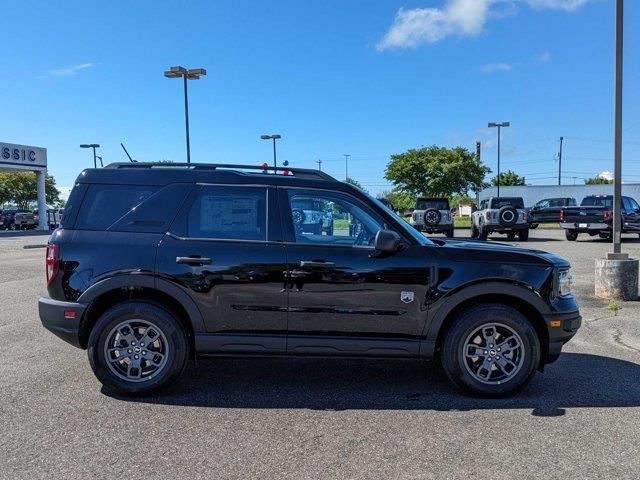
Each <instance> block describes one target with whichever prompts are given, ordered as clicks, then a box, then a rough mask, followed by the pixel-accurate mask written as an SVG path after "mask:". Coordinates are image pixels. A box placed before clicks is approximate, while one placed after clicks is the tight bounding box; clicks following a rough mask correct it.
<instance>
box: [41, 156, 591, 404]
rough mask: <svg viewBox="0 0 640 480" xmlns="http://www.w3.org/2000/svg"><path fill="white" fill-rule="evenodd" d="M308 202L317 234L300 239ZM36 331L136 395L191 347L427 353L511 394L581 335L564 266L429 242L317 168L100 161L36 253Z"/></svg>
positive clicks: (459, 378) (452, 374) (479, 246)
mask: <svg viewBox="0 0 640 480" xmlns="http://www.w3.org/2000/svg"><path fill="white" fill-rule="evenodd" d="M301 199H304V201H305V202H308V201H309V199H313V202H314V208H315V209H320V213H321V214H325V213H326V214H330V215H331V218H332V219H333V229H332V231H331V232H327V231H326V230H322V231H307V230H306V229H305V228H304V225H305V224H304V222H300V221H296V217H295V215H293V208H292V206H293V205H296V204H297V203H298V201H299V200H301ZM46 276H47V289H48V294H49V297H46V298H41V299H40V301H39V311H40V318H41V320H42V323H43V325H44V326H45V327H46V328H48V329H49V330H51V331H52V332H53V333H55V334H56V335H58V336H59V337H61V338H62V339H64V340H66V341H67V342H69V343H71V344H73V345H75V346H77V347H80V348H85V349H87V351H88V356H89V363H90V364H91V367H92V368H93V371H94V372H95V374H96V376H97V377H98V379H99V380H100V381H101V382H102V383H103V384H104V385H105V387H107V388H108V389H110V390H112V391H115V392H117V393H122V394H142V393H146V392H150V391H152V390H155V389H157V388H159V387H161V386H163V385H165V384H167V383H169V382H170V381H171V380H174V379H175V378H176V377H178V376H179V375H180V374H181V373H182V372H183V369H184V368H185V365H186V363H187V361H188V359H189V358H191V357H194V356H195V355H219V356H222V355H239V356H244V355H259V356H268V355H276V356H277V355H293V356H302V355H305V356H345V357H385V358H414V359H430V358H434V357H436V358H439V359H440V360H441V363H442V365H443V367H444V370H445V371H446V373H447V375H448V376H449V378H450V379H451V380H452V381H453V382H454V383H455V384H456V385H458V386H459V387H461V388H463V389H465V390H466V391H468V392H471V393H475V394H479V395H488V396H499V395H506V394H509V393H512V392H514V391H516V390H518V389H519V388H521V387H523V386H524V385H525V384H526V383H527V382H528V381H529V380H530V379H531V378H532V376H533V375H534V374H535V372H536V370H542V369H543V367H544V365H545V364H546V363H550V362H553V361H554V360H556V359H557V358H558V356H559V354H560V352H561V349H562V346H563V345H564V344H565V343H566V342H567V341H569V340H570V339H571V338H572V337H573V336H574V335H575V333H576V331H577V329H578V328H579V326H580V323H581V318H580V314H579V311H578V305H577V303H576V300H575V298H574V297H573V296H572V295H571V275H570V273H569V264H568V263H567V262H566V261H565V260H563V259H561V258H558V257H556V256H554V255H551V254H548V253H545V252H541V251H536V250H524V249H519V248H515V247H512V246H509V245H501V244H490V245H489V244H486V243H484V242H479V241H461V240H449V239H446V240H445V239H437V240H436V239H432V240H430V239H427V238H425V237H424V235H422V234H420V233H419V232H417V231H416V230H415V229H414V228H412V227H411V226H410V225H409V224H407V223H406V222H405V221H404V220H403V219H402V218H401V217H399V216H397V215H396V214H395V213H394V212H392V211H391V210H389V209H388V208H387V207H386V206H384V205H383V204H381V203H380V202H378V201H377V200H375V199H374V198H373V197H370V196H369V195H367V194H366V193H365V192H363V191H362V190H360V189H358V188H356V187H353V186H351V185H349V184H346V183H343V182H339V181H337V180H335V179H333V178H332V177H330V176H328V175H326V174H325V173H323V172H319V171H315V170H304V169H295V168H294V169H287V171H284V169H269V170H268V171H264V167H251V166H237V165H206V164H191V165H185V164H155V163H146V164H145V163H134V164H112V165H110V166H108V167H106V168H104V169H89V170H85V171H83V172H82V173H81V174H80V176H79V177H78V179H77V181H76V184H75V186H74V188H73V190H72V192H71V195H70V197H69V201H68V203H67V207H66V210H65V215H64V219H63V220H62V225H61V227H60V228H58V229H57V230H55V231H54V233H53V234H52V235H51V237H50V239H49V244H48V247H47V252H46Z"/></svg>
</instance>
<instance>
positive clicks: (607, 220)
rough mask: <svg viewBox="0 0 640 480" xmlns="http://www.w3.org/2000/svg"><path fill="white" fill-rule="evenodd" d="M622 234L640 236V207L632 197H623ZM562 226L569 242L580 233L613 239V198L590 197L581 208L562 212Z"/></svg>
mask: <svg viewBox="0 0 640 480" xmlns="http://www.w3.org/2000/svg"><path fill="white" fill-rule="evenodd" d="M620 207H621V212H622V232H623V233H639V234H640V205H638V202H636V201H635V200H634V199H633V198H631V197H622V205H621V206H620ZM560 226H561V227H562V228H564V229H565V235H566V237H567V240H570V241H575V240H577V238H578V234H579V233H587V234H589V235H590V236H592V237H595V236H596V235H598V236H599V237H600V238H611V232H612V230H613V196H612V195H589V196H587V197H585V198H584V199H583V200H582V203H580V206H579V207H566V208H563V209H562V210H561V211H560Z"/></svg>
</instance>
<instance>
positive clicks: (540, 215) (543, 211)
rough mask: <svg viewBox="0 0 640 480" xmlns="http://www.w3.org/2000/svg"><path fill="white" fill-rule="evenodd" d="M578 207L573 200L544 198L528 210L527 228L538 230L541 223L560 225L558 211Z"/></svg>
mask: <svg viewBox="0 0 640 480" xmlns="http://www.w3.org/2000/svg"><path fill="white" fill-rule="evenodd" d="M576 205H578V203H577V202H576V199H575V198H572V197H562V198H545V199H544V200H540V201H539V202H538V203H536V204H535V205H534V206H533V207H531V208H530V209H529V228H538V225H540V224H541V223H560V211H561V210H562V209H563V208H564V207H575V206H576Z"/></svg>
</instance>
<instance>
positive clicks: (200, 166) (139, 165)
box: [104, 162, 336, 181]
mask: <svg viewBox="0 0 640 480" xmlns="http://www.w3.org/2000/svg"><path fill="white" fill-rule="evenodd" d="M163 167H164V168H176V167H184V168H189V169H192V170H210V171H216V170H218V169H220V170H259V171H258V172H255V173H272V174H273V173H277V172H284V171H287V172H290V173H292V174H293V175H294V176H296V177H298V178H313V179H321V180H332V181H336V179H335V178H333V177H332V176H331V175H329V174H327V173H324V172H323V171H320V170H312V169H310V168H291V167H271V166H269V167H264V166H262V165H237V164H233V163H183V162H180V163H178V162H136V163H129V162H127V163H124V162H115V163H110V164H109V165H107V166H105V167H104V168H109V169H144V168H163Z"/></svg>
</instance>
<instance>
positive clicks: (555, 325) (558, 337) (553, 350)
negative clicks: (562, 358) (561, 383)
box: [544, 310, 582, 363]
mask: <svg viewBox="0 0 640 480" xmlns="http://www.w3.org/2000/svg"><path fill="white" fill-rule="evenodd" d="M544 319H545V323H546V324H547V332H549V349H548V352H547V359H546V362H545V363H551V362H553V361H555V360H556V359H557V358H558V356H559V355H560V353H562V347H563V345H564V344H565V343H567V342H568V341H569V340H571V339H572V338H573V337H574V335H575V334H576V333H577V332H578V329H579V328H580V326H581V325H582V316H581V315H580V312H579V311H578V310H576V311H574V312H569V313H557V314H549V315H545V316H544Z"/></svg>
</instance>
